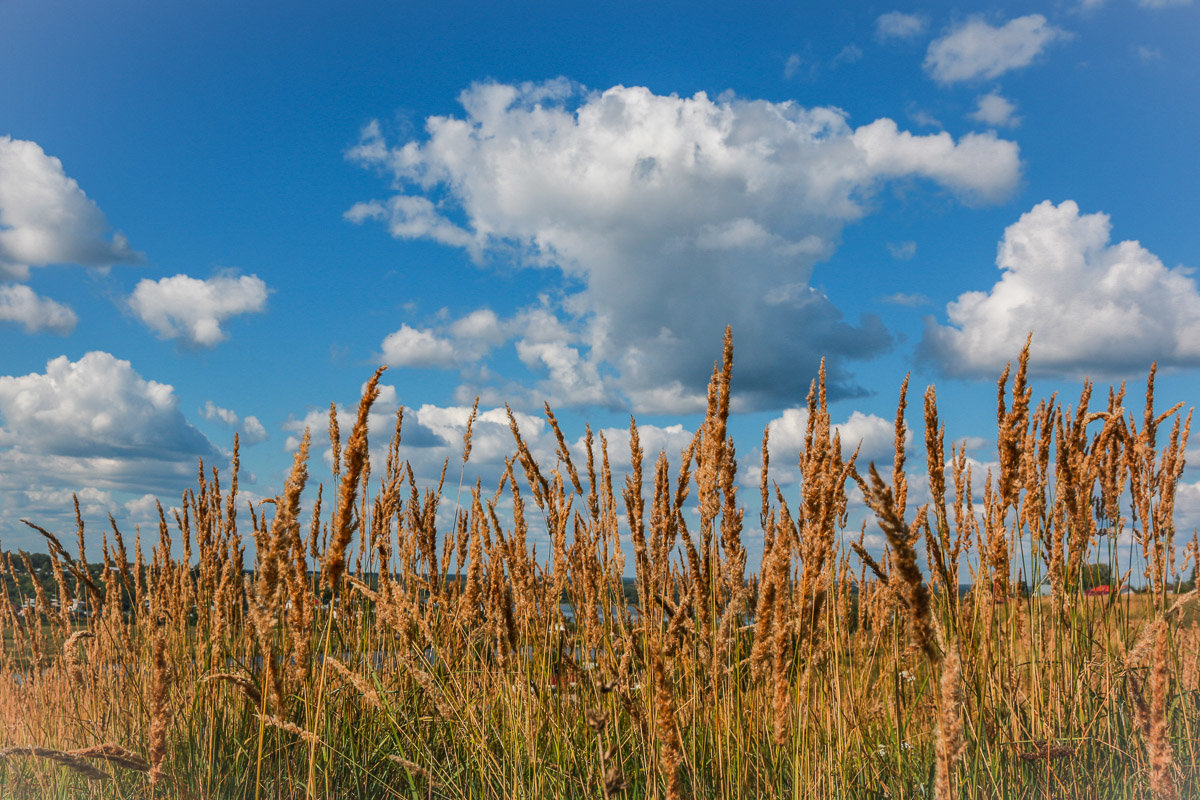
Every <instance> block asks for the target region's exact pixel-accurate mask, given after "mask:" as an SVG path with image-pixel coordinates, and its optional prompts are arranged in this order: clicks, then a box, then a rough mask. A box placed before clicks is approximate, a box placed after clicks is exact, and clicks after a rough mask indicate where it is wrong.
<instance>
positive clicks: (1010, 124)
mask: <svg viewBox="0 0 1200 800" xmlns="http://www.w3.org/2000/svg"><path fill="white" fill-rule="evenodd" d="M975 102H976V107H975V110H974V111H973V112H971V114H970V117H971V119H973V120H975V121H976V122H982V123H983V124H984V125H991V126H992V127H995V128H1015V127H1017V126H1018V125H1020V124H1021V118H1020V117H1018V116H1016V111H1017V107H1016V106H1015V105H1013V104H1012V103H1011V102H1010V101H1009V100H1008V99H1006V98H1005V97H1004V96H1002V95H1000V94H999V93H997V92H990V93H988V94H984V95H980V96H979V97H977V98H975Z"/></svg>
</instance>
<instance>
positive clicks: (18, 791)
mask: <svg viewBox="0 0 1200 800" xmlns="http://www.w3.org/2000/svg"><path fill="white" fill-rule="evenodd" d="M1027 360H1028V346H1027V348H1026V351H1025V352H1023V353H1022V354H1021V356H1020V358H1019V360H1018V361H1017V362H1016V368H1015V369H1014V370H1011V371H1010V370H1008V369H1006V370H1005V371H1004V374H1003V376H1001V377H1000V379H999V381H998V382H997V415H996V422H997V429H996V430H997V433H996V441H997V451H998V452H997V459H998V466H997V467H996V468H995V469H994V471H989V472H987V473H985V474H982V475H981V474H978V472H977V471H971V470H970V469H969V468H968V467H969V465H968V458H967V454H966V451H965V448H963V447H959V448H957V449H956V448H955V447H953V446H951V447H950V449H949V451H947V450H946V441H947V439H946V431H945V428H944V426H943V425H942V424H941V422H940V421H939V416H938V408H937V398H936V394H935V391H934V389H933V388H932V387H930V388H929V389H928V390H927V391H926V393H925V395H924V398H923V401H922V402H923V415H922V416H923V430H918V431H914V432H913V434H914V436H913V439H914V440H915V441H918V442H920V443H921V446H923V447H924V450H925V456H926V458H925V459H924V460H926V461H927V462H928V464H929V465H930V467H929V469H928V470H927V473H928V474H927V478H928V491H927V495H928V497H929V500H928V502H923V503H921V504H919V505H918V504H917V503H916V502H914V501H912V500H911V498H910V492H909V486H908V482H909V480H910V479H913V475H912V473H911V472H910V468H911V467H910V464H909V460H908V454H907V453H906V451H905V442H906V437H907V434H908V431H907V430H906V425H905V421H904V420H905V413H906V410H907V405H908V397H907V381H905V385H904V386H903V387H902V388H901V389H900V394H899V402H898V408H897V414H896V432H895V445H894V450H895V454H894V458H893V459H892V462H891V463H890V464H882V465H877V464H861V463H858V459H857V458H856V457H853V456H852V457H844V456H843V448H842V446H841V442H840V441H839V439H838V435H837V432H836V430H835V429H834V427H833V426H832V425H831V421H830V416H829V411H828V407H827V402H826V395H825V386H824V380H823V376H822V379H821V380H819V381H817V382H815V383H814V384H813V387H812V389H811V391H810V393H809V395H808V398H807V406H808V417H807V426H808V427H807V431H806V435H805V438H804V444H803V447H802V448H801V449H800V451H799V452H798V453H797V454H795V457H796V461H795V462H794V463H793V465H792V466H794V465H798V466H799V470H800V473H801V475H802V480H801V483H800V485H799V487H798V488H796V487H792V488H790V489H788V490H786V491H785V490H781V489H778V488H777V487H775V486H773V485H772V484H771V483H770V482H769V481H768V464H767V463H766V456H765V455H764V456H763V463H762V464H761V475H762V482H761V486H760V490H759V492H758V494H757V496H755V495H753V494H752V495H751V496H750V497H746V496H744V495H745V494H749V493H748V492H745V491H744V490H742V489H741V487H740V486H739V482H738V480H737V476H738V474H739V473H738V470H739V465H738V461H737V458H736V454H735V450H734V443H733V440H732V438H731V437H730V436H729V432H728V430H727V423H728V419H729V409H730V383H731V379H732V377H731V376H732V374H733V357H732V344H731V341H730V340H729V338H728V336H727V339H726V345H725V350H724V354H723V357H722V359H721V361H719V362H718V363H717V364H716V365H715V366H714V370H713V377H712V382H711V384H710V387H709V393H708V410H707V414H706V416H705V419H704V422H703V424H702V425H701V426H699V428H698V431H697V433H696V435H695V438H694V439H693V441H692V444H691V445H690V446H689V447H688V448H687V450H686V451H684V452H683V453H681V454H680V453H658V454H653V453H650V454H647V453H643V452H642V451H641V448H640V445H639V443H638V442H639V440H638V431H637V425H636V423H632V422H631V427H630V435H631V441H632V451H633V453H632V460H631V463H629V464H622V465H614V464H612V463H610V460H609V452H608V446H607V442H606V441H605V440H604V437H603V436H600V437H594V436H593V433H592V431H591V429H590V428H588V429H587V430H586V432H585V439H584V441H585V442H586V454H583V455H581V454H577V453H572V450H571V448H570V447H569V446H568V443H567V442H568V439H567V436H566V435H565V433H564V432H563V431H561V430H560V428H559V425H558V422H557V420H556V419H555V417H554V415H553V413H552V411H551V409H550V408H549V407H548V406H547V407H546V416H547V420H548V422H549V424H550V426H551V427H552V429H553V430H554V432H555V433H556V434H557V437H558V443H559V448H558V453H557V458H556V459H555V462H554V463H537V461H535V459H534V457H533V455H532V454H531V453H530V450H529V448H528V447H527V445H526V443H525V441H524V440H523V438H522V436H521V432H520V430H519V428H518V426H517V424H516V421H515V420H514V421H513V422H512V433H513V437H514V438H513V451H512V457H511V458H510V459H509V460H508V462H507V469H506V470H505V472H504V474H503V477H502V478H501V480H500V481H499V483H498V485H496V486H488V487H485V486H483V485H481V484H479V483H476V484H475V485H469V484H468V485H466V486H457V485H456V481H455V478H454V475H455V473H461V472H463V471H464V470H465V468H466V467H467V465H468V464H469V460H470V452H471V432H470V430H471V429H470V426H469V425H468V428H467V434H466V437H465V438H464V442H463V449H462V455H461V464H447V465H446V467H445V468H443V471H442V482H441V483H439V484H438V486H437V487H435V488H422V487H419V486H418V481H417V480H416V478H415V477H414V475H413V472H412V470H411V469H410V468H409V467H408V465H407V464H406V463H405V462H404V461H403V460H402V459H401V457H400V449H399V447H400V442H401V439H402V436H403V430H404V429H403V413H402V411H403V410H401V413H400V414H398V415H397V418H396V420H395V431H394V436H393V438H392V441H391V443H390V446H389V447H388V449H387V456H386V458H385V459H383V463H370V459H369V458H368V439H367V430H366V420H367V412H368V410H369V408H370V407H371V404H372V402H373V401H374V400H375V399H376V396H377V393H378V389H377V385H378V381H379V378H380V372H376V374H375V376H374V377H373V378H372V379H371V380H370V382H369V383H368V384H367V387H366V390H365V391H364V393H363V396H362V399H361V403H360V405H359V409H358V415H357V421H356V423H355V425H354V426H353V428H352V430H350V431H345V432H343V431H339V430H338V427H337V421H336V417H335V416H332V415H331V418H330V430H329V437H330V442H331V444H332V449H333V471H332V475H331V476H330V480H329V481H328V484H327V486H326V485H324V484H322V485H321V486H320V488H319V490H317V491H314V490H313V489H314V487H313V486H312V485H311V484H317V483H320V481H317V480H314V479H313V478H312V476H310V475H309V452H310V449H311V448H313V447H314V446H315V445H314V444H313V442H312V440H311V438H310V435H309V434H306V435H305V437H304V439H303V441H302V443H301V445H300V447H299V449H298V450H297V452H296V454H295V460H294V464H293V467H292V469H291V473H290V477H289V478H288V481H287V484H286V487H285V489H284V491H283V492H282V494H280V495H279V496H278V497H275V498H274V499H273V500H271V501H269V502H264V503H261V504H258V505H257V506H252V507H249V508H247V507H246V504H245V503H244V502H242V501H241V500H239V494H238V462H237V456H236V444H235V449H234V452H235V456H234V460H233V469H232V471H231V472H230V473H229V474H228V475H221V474H219V473H218V472H217V471H216V470H214V469H211V468H206V467H205V466H204V465H203V464H202V465H201V466H200V469H199V472H198V482H197V486H196V487H195V488H194V489H193V490H191V491H189V492H187V493H186V494H185V495H184V496H183V498H182V500H181V501H180V502H179V503H178V509H179V510H178V511H177V512H170V511H163V510H161V508H160V525H159V526H158V531H157V535H156V536H155V537H147V539H148V540H147V541H142V540H141V537H140V535H139V536H138V539H137V540H136V541H132V542H131V541H129V540H128V533H127V532H126V533H124V534H123V533H122V532H121V531H119V530H118V529H117V527H116V526H115V525H112V526H110V528H109V529H108V530H104V531H102V532H101V533H100V537H101V539H102V553H103V564H102V567H103V568H101V569H97V567H98V566H100V565H97V564H89V563H88V561H87V552H88V550H87V548H86V547H85V532H84V526H83V523H82V521H80V523H79V525H78V531H77V536H76V539H77V542H75V543H73V544H74V545H75V546H74V547H70V548H69V547H68V546H67V545H66V544H64V543H63V542H62V540H61V538H60V537H59V536H58V535H57V534H55V533H54V532H51V531H44V530H41V529H39V531H40V532H41V535H42V538H43V539H44V541H45V542H46V547H47V549H48V551H49V555H50V556H51V569H52V572H53V576H54V581H53V586H54V588H53V591H47V590H46V589H45V588H44V587H43V586H42V584H40V583H38V582H36V581H34V582H29V581H26V582H25V583H24V584H22V585H25V586H27V587H28V591H30V592H32V597H31V598H30V599H31V601H32V602H31V609H30V610H29V611H26V612H24V613H22V614H21V615H19V616H18V614H17V609H16V608H14V607H13V606H12V604H10V603H4V604H2V606H3V608H2V609H0V627H2V628H3V631H4V638H3V640H2V644H3V651H2V652H0V796H3V797H6V798H114V799H115V798H150V797H161V798H167V797H171V798H174V797H180V798H197V799H198V800H210V799H211V800H216V799H217V798H253V799H254V800H260V799H263V798H352V797H353V798H496V799H499V798H560V797H562V798H590V799H591V800H600V799H601V798H617V797H629V798H641V797H655V798H670V799H671V800H675V798H692V797H695V798H722V799H724V798H743V797H744V798H780V799H782V798H826V797H828V798H834V797H837V798H930V797H936V798H939V800H942V799H944V798H954V797H961V798H997V797H1000V798H1147V799H1149V798H1156V799H1157V800H1166V799H1167V798H1187V797H1196V796H1200V768H1198V762H1197V758H1198V756H1200V730H1197V728H1198V727H1200V714H1197V710H1198V709H1200V622H1198V621H1197V615H1196V612H1195V608H1194V607H1195V605H1196V597H1195V592H1194V591H1193V592H1191V593H1187V592H1180V591H1177V590H1178V589H1179V583H1178V577H1179V576H1180V575H1187V574H1194V568H1195V562H1196V559H1197V552H1196V545H1195V537H1194V534H1193V535H1192V536H1190V537H1189V536H1186V535H1183V534H1180V537H1181V542H1182V541H1183V540H1186V539H1190V540H1191V544H1190V546H1189V548H1188V549H1187V550H1186V553H1187V556H1186V558H1184V559H1179V560H1178V563H1177V558H1176V535H1177V532H1176V530H1175V527H1174V498H1175V490H1176V486H1177V484H1178V481H1179V479H1180V475H1181V473H1182V470H1183V466H1184V451H1185V449H1186V446H1187V440H1188V432H1189V427H1190V412H1189V413H1188V414H1187V415H1186V416H1185V415H1184V414H1183V413H1182V411H1181V405H1176V406H1173V407H1171V408H1168V409H1165V410H1159V409H1157V408H1156V407H1155V402H1154V371H1153V368H1152V369H1151V372H1150V378H1149V380H1148V382H1147V390H1146V395H1145V398H1144V404H1143V402H1142V400H1140V399H1139V400H1138V401H1137V402H1136V404H1131V405H1128V406H1127V405H1126V402H1127V401H1126V397H1125V391H1124V388H1123V387H1120V388H1113V389H1109V391H1108V393H1107V396H1106V397H1101V398H1100V399H1099V401H1097V399H1096V398H1094V397H1093V387H1092V385H1091V384H1090V383H1085V385H1084V386H1083V387H1082V390H1081V393H1080V395H1079V397H1078V398H1077V400H1075V402H1074V403H1073V407H1072V405H1065V406H1064V403H1063V402H1061V401H1059V400H1058V399H1057V398H1054V397H1051V398H1047V399H1044V400H1040V401H1038V402H1037V403H1036V404H1034V402H1033V399H1032V392H1031V390H1030V387H1029V385H1028V383H1027V380H1026V371H1027V366H1026V365H1027ZM476 406H478V403H477V404H476ZM322 433H323V432H322ZM766 443H767V440H766V435H765V434H764V447H763V453H764V454H765V453H767V450H768V448H767V447H766V446H765V445H766ZM447 473H449V474H450V475H451V478H450V479H449V480H448V481H447V478H446V475H447ZM621 473H623V474H624V475H625V479H624V481H623V484H622V485H614V484H616V483H617V480H616V479H615V477H614V475H615V474H621ZM306 487H307V489H308V491H307V493H306V492H305V489H306ZM739 494H741V495H743V496H739ZM302 496H303V497H315V500H313V501H312V502H309V503H308V507H307V508H306V507H303V505H302V502H301V500H302ZM459 496H461V497H462V502H461V505H460V506H454V507H453V508H449V507H450V505H451V503H453V502H454V501H455V498H456V497H459ZM860 500H861V501H863V502H865V503H866V505H867V507H869V510H870V522H869V523H864V524H863V525H862V526H861V528H851V527H850V525H849V519H850V517H851V516H852V515H851V510H852V505H853V504H854V503H856V502H859V501H860ZM172 502H174V501H172ZM442 506H447V508H445V509H443V508H442ZM439 509H441V510H442V512H443V517H442V518H443V519H446V518H450V519H452V520H453V521H452V523H450V524H445V523H443V524H442V525H441V529H439ZM448 511H449V512H452V513H447V512H448ZM747 515H749V516H747ZM30 522H31V523H33V524H34V527H36V520H31V521H30ZM751 529H753V530H755V531H757V530H761V531H762V537H763V556H762V559H761V562H760V563H759V564H751V563H748V562H749V559H748V557H747V550H746V547H745V545H744V541H743V539H744V537H743V534H744V532H747V533H748V532H749V531H750V530H751ZM872 533H875V534H881V535H882V536H883V537H884V538H885V540H886V548H885V549H884V552H883V554H882V555H881V556H879V557H875V556H873V555H872V554H871V552H870V551H869V550H868V548H867V547H865V546H864V543H865V541H866V539H865V537H866V536H867V535H868V534H872ZM95 535H96V534H95V532H94V531H88V532H87V534H86V536H87V537H95ZM535 537H536V538H538V539H540V540H541V541H542V542H543V546H542V547H541V548H540V549H541V551H542V554H541V556H540V557H539V556H537V555H535V552H534V549H533V548H532V547H531V542H532V540H533V539H534V538H535ZM1128 537H1132V541H1133V543H1134V548H1135V555H1136V557H1135V558H1133V559H1132V560H1131V561H1130V559H1127V558H1126V561H1130V563H1123V562H1122V561H1121V558H1122V557H1124V556H1125V555H1126V550H1125V549H1121V550H1120V551H1118V548H1117V547H1116V544H1115V543H1116V542H1117V541H1118V540H1121V541H1125V540H1126V539H1128ZM149 539H152V540H149ZM545 543H548V545H547V544H545ZM875 552H877V553H878V552H879V551H878V550H877V549H876V550H875ZM143 553H145V555H144V554H143ZM1095 561H1104V562H1106V563H1109V564H1110V565H1113V566H1114V567H1115V568H1116V574H1117V575H1118V576H1119V577H1120V579H1121V585H1125V584H1134V585H1137V586H1138V587H1140V588H1144V591H1141V592H1139V593H1136V594H1121V593H1118V592H1115V591H1114V592H1112V593H1111V594H1108V595H1100V596H1091V595H1087V594H1085V593H1084V592H1083V591H1082V589H1083V587H1084V580H1083V577H1084V574H1085V572H1086V568H1087V565H1088V564H1090V563H1092V562H1095ZM23 563H24V562H23V559H22V557H21V556H20V555H13V554H8V555H6V557H5V559H4V563H3V564H0V573H3V579H4V580H5V581H6V585H7V586H9V587H15V586H17V584H18V582H19V578H20V574H21V573H23V572H28V573H32V569H27V568H26V566H22V564H23ZM1189 568H1190V570H1191V571H1192V572H1189ZM627 572H628V573H629V574H630V575H633V576H636V577H635V578H634V579H633V581H632V583H633V587H634V589H635V591H632V592H631V591H628V588H629V587H628V586H627V582H626V581H625V580H624V576H625V575H626V573H627ZM964 576H969V582H970V586H971V588H970V590H969V591H959V584H960V581H961V582H965V581H964ZM1018 576H1020V579H1021V580H1020V581H1019V580H1018ZM1031 587H1032V591H1029V590H1028V589H1029V588H1031ZM1042 587H1045V590H1044V591H1042ZM631 596H632V599H633V601H632V602H630V597H631ZM55 600H57V602H53V601H55ZM75 600H78V601H80V602H78V603H75V608H76V609H77V611H76V612H75V613H73V612H72V611H71V610H70V609H71V606H72V601H75ZM79 609H82V610H83V611H82V612H79V611H78V610H79Z"/></svg>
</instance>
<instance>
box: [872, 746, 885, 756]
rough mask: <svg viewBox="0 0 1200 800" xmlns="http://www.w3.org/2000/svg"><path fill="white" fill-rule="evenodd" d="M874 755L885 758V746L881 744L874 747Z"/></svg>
mask: <svg viewBox="0 0 1200 800" xmlns="http://www.w3.org/2000/svg"><path fill="white" fill-rule="evenodd" d="M875 755H877V756H879V757H880V758H887V748H886V747H884V746H883V745H879V746H878V747H876V748H875Z"/></svg>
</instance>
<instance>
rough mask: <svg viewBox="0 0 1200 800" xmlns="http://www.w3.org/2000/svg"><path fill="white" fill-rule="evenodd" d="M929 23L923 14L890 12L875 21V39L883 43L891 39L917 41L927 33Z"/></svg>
mask: <svg viewBox="0 0 1200 800" xmlns="http://www.w3.org/2000/svg"><path fill="white" fill-rule="evenodd" d="M928 26H929V21H928V20H927V19H926V18H925V17H924V16H923V15H921V14H905V13H904V12H902V11H889V12H888V13H886V14H881V15H880V16H879V17H878V18H877V19H876V20H875V38H876V39H878V40H879V41H881V42H886V41H888V40H891V39H915V38H917V37H918V36H920V35H921V34H923V33H924V32H925V29H926V28H927V27H928Z"/></svg>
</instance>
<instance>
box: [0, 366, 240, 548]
mask: <svg viewBox="0 0 1200 800" xmlns="http://www.w3.org/2000/svg"><path fill="white" fill-rule="evenodd" d="M0 420H3V427H0V531H2V532H3V533H0V535H2V536H3V537H4V539H5V541H6V542H9V541H18V542H19V541H21V540H22V537H24V535H25V534H24V532H23V531H22V528H23V526H19V524H18V522H17V520H19V519H20V518H22V517H26V518H29V519H31V520H33V521H35V522H38V523H39V524H42V525H44V526H45V527H49V528H53V527H55V526H58V527H63V526H65V525H70V527H73V522H70V515H71V513H72V512H71V507H70V501H69V494H70V492H74V491H77V492H79V493H80V498H81V500H83V498H85V497H90V498H92V499H93V500H94V501H95V503H96V504H97V505H96V508H95V509H93V510H95V511H96V512H97V513H101V512H103V513H102V514H101V517H102V519H103V516H104V515H106V514H107V513H109V512H112V513H114V514H116V515H117V516H118V521H120V519H121V516H122V507H121V502H123V501H122V500H121V498H120V497H119V496H120V495H121V494H125V495H130V494H132V495H134V496H141V495H144V494H147V493H152V494H156V495H158V496H160V497H168V496H171V495H176V496H178V492H180V491H182V489H183V488H184V487H186V486H189V485H191V483H192V482H193V481H194V479H195V474H196V461H197V459H198V458H203V459H204V460H205V461H206V462H208V463H210V464H213V465H216V464H217V463H218V462H220V461H221V460H222V459H221V456H220V453H219V452H218V451H217V449H216V448H215V447H213V445H212V444H211V443H210V442H209V441H208V439H206V438H205V437H204V436H203V435H202V434H201V433H200V432H199V431H198V430H196V429H195V428H194V427H193V426H192V425H190V424H189V423H188V421H187V420H186V419H185V418H184V416H183V414H182V413H180V411H179V408H178V398H177V397H176V396H175V393H174V390H173V389H172V387H171V386H168V385H166V384H163V383H159V382H157V381H153V380H146V379H144V378H142V376H141V375H139V374H138V373H137V372H136V371H135V370H134V369H133V367H132V366H131V365H130V363H129V362H128V361H123V360H121V359H117V358H115V357H113V356H112V355H110V354H108V353H104V352H91V353H88V354H86V355H84V356H83V357H82V358H80V359H79V360H78V361H70V360H69V359H68V358H66V357H65V356H60V357H59V358H56V359H54V360H52V361H50V362H49V363H47V364H46V370H45V372H44V373H34V374H30V375H23V376H0ZM64 498H65V499H66V502H65V503H64V502H63V501H64ZM89 513H90V512H89Z"/></svg>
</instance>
